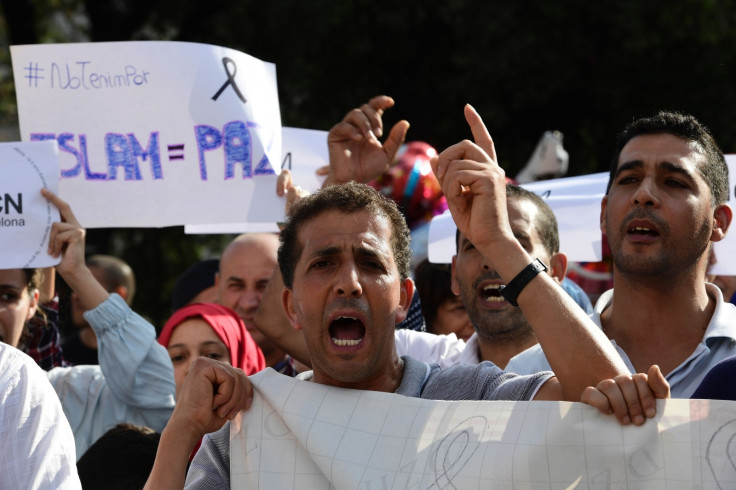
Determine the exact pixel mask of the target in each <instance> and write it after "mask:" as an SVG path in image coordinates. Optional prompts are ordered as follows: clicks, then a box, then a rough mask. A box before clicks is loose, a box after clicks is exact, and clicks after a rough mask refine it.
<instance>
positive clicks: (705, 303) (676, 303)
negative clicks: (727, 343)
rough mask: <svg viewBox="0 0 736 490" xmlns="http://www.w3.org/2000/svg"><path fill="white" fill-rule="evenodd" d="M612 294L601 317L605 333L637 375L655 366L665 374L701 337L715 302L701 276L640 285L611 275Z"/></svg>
mask: <svg viewBox="0 0 736 490" xmlns="http://www.w3.org/2000/svg"><path fill="white" fill-rule="evenodd" d="M614 284H615V288H614V296H613V298H612V300H611V302H610V304H609V306H608V307H607V308H606V309H605V310H604V311H603V312H602V313H601V325H602V326H603V331H604V332H605V333H606V335H607V336H608V337H609V338H611V339H613V340H615V341H616V344H618V345H619V346H620V347H621V348H622V349H623V350H624V351H625V352H626V354H627V355H628V356H629V359H630V360H631V363H632V364H633V365H634V368H635V369H636V370H637V372H646V371H647V369H649V367H650V366H651V365H652V364H658V365H659V367H660V369H661V370H662V372H663V373H664V374H665V375H667V374H668V373H670V372H671V371H672V370H673V369H675V368H676V367H677V366H679V365H680V364H682V362H683V361H685V359H687V358H688V357H689V356H690V354H692V353H693V351H694V350H695V348H696V347H697V345H698V343H700V342H701V341H702V339H703V335H704V334H705V330H706V328H707V327H708V323H709V322H710V319H711V317H712V316H713V311H714V309H715V299H714V298H711V297H710V296H708V293H707V291H706V288H705V282H704V280H703V278H702V277H701V278H700V279H698V278H695V277H679V278H676V279H674V280H673V279H670V280H667V281H642V280H637V279H636V278H633V277H630V276H624V275H622V274H616V273H615V271H614Z"/></svg>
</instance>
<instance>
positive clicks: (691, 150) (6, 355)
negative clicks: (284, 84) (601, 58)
mask: <svg viewBox="0 0 736 490" xmlns="http://www.w3.org/2000/svg"><path fill="white" fill-rule="evenodd" d="M393 103H394V102H393V100H392V99H391V98H390V97H387V96H378V97H374V98H373V99H371V100H370V101H368V102H366V103H365V104H362V105H361V106H359V107H357V108H355V109H353V110H351V111H350V112H348V113H347V115H346V116H345V117H344V119H343V120H342V121H340V122H339V123H338V124H336V125H335V126H334V127H333V128H332V129H331V130H330V132H329V135H328V141H327V144H328V149H329V160H330V161H329V169H328V172H327V178H326V180H325V183H324V186H323V188H322V189H321V190H319V191H317V192H315V193H313V194H311V195H307V194H306V193H305V192H303V191H302V190H301V188H300V187H299V186H298V183H297V182H294V181H293V180H292V176H291V175H290V174H289V173H288V171H286V172H284V173H282V174H281V175H280V177H279V181H278V186H277V189H276V192H277V193H279V194H281V195H286V196H287V199H286V203H287V204H286V205H287V210H286V211H287V221H286V223H285V224H283V226H282V229H281V232H280V233H279V234H275V233H249V234H244V235H240V236H238V237H236V238H235V239H233V240H232V241H231V242H230V244H229V245H228V246H227V247H226V248H225V249H224V250H223V251H222V253H221V254H220V257H219V259H208V260H203V261H202V262H200V263H197V264H192V266H191V267H190V268H189V269H188V270H187V271H184V272H183V273H182V275H181V276H180V277H179V279H178V280H177V282H176V285H175V288H174V294H173V297H172V307H173V314H172V315H171V317H170V318H169V320H168V321H167V322H166V324H165V325H164V326H163V327H162V328H161V330H160V333H159V334H158V335H157V329H156V328H155V327H154V326H153V325H151V324H150V323H148V322H147V321H146V320H145V319H144V318H143V317H141V316H140V315H138V314H136V313H135V312H134V311H133V309H132V308H131V305H132V300H133V296H134V293H135V277H134V275H133V271H131V270H130V267H128V266H127V264H125V263H124V262H123V261H121V260H119V259H117V258H115V257H108V256H92V257H86V256H85V245H84V237H85V230H84V228H83V226H82V224H80V223H79V222H78V221H77V219H76V217H75V216H74V213H73V211H72V209H70V207H69V206H68V205H67V204H66V203H65V202H64V201H63V200H61V199H60V198H59V197H58V196H55V195H54V194H52V193H50V192H48V191H46V190H44V191H43V194H44V196H45V197H46V198H47V199H48V200H49V201H50V202H51V203H52V204H53V205H54V206H56V207H57V208H58V209H59V211H60V215H61V221H60V222H58V223H55V224H54V225H53V227H52V231H51V234H50V245H49V252H50V253H51V254H52V255H54V256H56V257H59V258H60V263H59V265H57V266H56V267H55V268H51V269H46V270H36V269H8V270H0V366H2V367H3V368H2V369H0V454H2V457H0V487H2V488H79V487H80V486H81V487H83V488H143V486H144V484H145V488H151V489H154V488H155V489H160V488H172V489H173V488H229V485H230V435H231V434H230V432H231V431H230V428H231V425H230V421H231V420H232V419H233V418H234V417H235V416H236V415H238V414H241V416H242V417H246V418H247V417H248V408H249V407H250V405H251V403H252V399H253V387H252V385H251V383H250V381H249V378H248V376H250V375H252V374H254V373H257V372H260V371H261V370H263V369H267V368H270V369H273V370H275V371H277V372H279V373H281V374H282V375H284V376H290V377H296V378H297V379H299V380H300V381H302V382H305V383H310V382H311V383H318V384H322V385H328V386H334V387H339V388H345V389H352V390H371V391H381V392H387V393H395V394H396V396H408V397H417V398H425V399H432V400H516V401H522V400H567V401H580V402H583V403H586V404H589V405H591V406H593V407H595V408H597V409H598V410H600V411H601V412H602V413H604V414H610V415H611V416H613V417H615V418H616V419H617V420H618V421H619V422H620V423H621V424H624V425H630V424H633V425H642V424H645V423H646V420H647V419H648V418H651V417H654V416H655V413H656V406H657V405H656V399H659V398H667V397H670V396H673V397H677V398H690V397H703V398H721V399H736V389H734V387H733V386H732V385H733V383H732V378H730V376H731V373H732V372H733V371H734V369H736V306H734V304H732V303H730V302H729V300H730V301H733V295H734V291H733V289H736V287H735V288H732V289H729V287H730V286H729V285H732V284H733V283H734V282H736V281H732V278H728V277H724V278H718V277H712V276H709V275H708V268H709V264H711V263H712V262H713V261H714V259H713V255H712V250H711V249H712V244H713V243H714V242H718V241H720V240H722V239H723V238H724V237H725V236H726V233H727V231H728V228H729V225H730V224H731V221H732V211H731V210H730V208H729V207H728V205H727V204H726V201H727V200H728V193H729V189H728V169H727V166H726V162H725V159H724V156H723V153H722V151H721V150H720V149H719V147H718V145H717V143H716V142H715V140H714V139H713V137H712V135H711V134H710V133H709V132H708V130H707V129H706V128H705V127H704V126H703V125H702V124H701V123H700V122H698V121H697V120H696V119H695V118H693V117H692V116H689V115H684V114H679V113H675V112H660V113H657V114H654V115H652V116H648V117H644V118H641V119H637V120H635V121H633V122H632V123H630V124H629V125H628V126H627V127H626V128H625V129H624V131H623V132H622V133H621V134H620V135H619V138H618V143H617V148H616V153H615V155H614V157H613V159H612V163H611V168H610V178H609V183H608V187H607V190H606V195H605V197H604V198H603V201H602V204H601V220H600V227H601V232H602V233H603V234H604V235H605V236H606V237H607V240H608V245H609V247H610V251H611V255H612V259H613V276H614V289H612V290H610V291H608V292H606V293H605V294H603V295H602V296H601V297H600V298H599V299H598V300H597V301H596V304H595V305H592V304H591V302H590V300H589V298H588V296H587V295H586V294H585V292H584V291H583V290H582V289H581V288H580V287H579V286H578V285H576V284H575V283H574V282H572V281H570V279H569V278H568V277H567V270H568V259H567V257H566V256H565V254H564V253H562V252H561V251H560V240H559V232H558V227H557V221H556V219H555V215H554V213H553V212H552V210H551V209H550V208H549V206H548V205H547V203H546V202H545V201H544V199H542V198H540V197H539V196H537V195H536V194H534V193H532V192H529V191H527V190H525V189H523V188H522V187H519V186H517V185H514V184H513V183H510V182H509V179H507V178H506V176H505V174H504V171H503V170H502V169H501V167H500V166H499V165H498V160H497V157H496V150H495V146H494V143H493V140H492V138H491V136H490V134H489V133H488V131H487V129H486V127H485V125H484V123H483V121H482V120H481V118H480V116H479V115H478V114H477V113H476V112H475V110H474V109H473V108H472V107H470V106H466V107H465V118H466V121H467V123H468V125H469V128H470V132H471V133H472V136H473V138H472V141H470V140H465V141H462V142H459V143H458V144H456V145H453V146H451V147H449V148H447V149H445V150H444V151H442V152H440V153H437V152H435V151H433V149H432V148H431V147H429V145H426V144H424V143H422V144H420V145H413V146H411V145H405V144H404V142H405V138H406V134H407V131H408V127H409V124H408V122H406V121H400V122H398V123H396V124H395V125H394V126H393V127H392V128H391V129H390V130H386V131H385V130H384V126H383V118H382V116H383V113H384V111H386V110H388V109H390V108H391V107H392V106H393ZM384 133H386V137H385V138H383V136H384ZM382 139H383V141H381V140H382ZM408 147H410V149H409V150H407V148H408ZM430 168H431V172H430V171H429V169H430ZM445 210H449V212H450V213H451V215H452V218H453V220H454V222H455V224H456V226H457V235H456V239H455V244H456V254H455V256H454V257H453V259H452V263H451V264H447V265H441V264H431V263H429V262H428V261H427V260H426V258H424V257H421V254H422V252H421V251H417V246H416V244H415V245H413V246H412V244H411V242H412V237H413V236H415V234H416V235H417V236H418V235H419V233H416V232H417V230H421V229H422V227H423V226H425V225H426V224H427V222H428V220H429V219H431V218H432V216H434V215H436V214H438V213H441V212H443V211H445ZM420 242H421V240H420ZM425 253H426V251H425ZM57 273H58V274H59V275H60V276H61V277H62V278H63V279H64V281H65V282H66V283H67V284H68V285H69V287H70V288H71V290H72V297H71V299H72V312H73V314H72V322H73V325H70V326H68V327H67V326H62V325H60V320H59V315H58V308H59V306H58V301H57V298H56V294H55V291H54V287H53V284H54V277H55V274H57ZM724 292H725V293H726V294H727V296H726V297H725V298H724ZM6 344H7V345H6ZM21 351H22V352H25V353H26V354H28V356H30V357H28V356H27V355H25V354H23V353H22V352H21ZM570 352H574V353H575V355H574V356H572V355H570ZM67 353H68V355H67ZM408 422H410V421H407V423H408ZM110 461H114V462H115V464H110Z"/></svg>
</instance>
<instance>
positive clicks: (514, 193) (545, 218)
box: [455, 184, 560, 257]
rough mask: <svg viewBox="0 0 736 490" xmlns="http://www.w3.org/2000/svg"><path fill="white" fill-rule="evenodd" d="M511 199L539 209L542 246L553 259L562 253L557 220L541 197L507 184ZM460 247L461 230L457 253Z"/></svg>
mask: <svg viewBox="0 0 736 490" xmlns="http://www.w3.org/2000/svg"><path fill="white" fill-rule="evenodd" d="M509 199H524V200H527V201H529V202H531V203H532V204H534V205H535V206H536V207H537V210H538V211H539V212H538V213H537V219H536V222H535V223H534V228H535V229H536V230H537V233H539V236H540V238H541V239H542V245H543V246H544V248H545V250H547V253H548V254H549V256H550V257H551V256H552V255H554V254H556V253H557V252H559V251H560V233H559V229H558V226H557V218H556V217H555V213H554V212H553V211H552V208H550V207H549V204H547V202H546V201H545V200H544V199H542V197H541V196H539V195H537V194H535V193H533V192H532V191H530V190H527V189H524V188H523V187H519V186H518V185H514V184H506V202H508V200H509ZM459 247H460V230H458V231H457V232H456V233H455V253H457V251H458V250H459Z"/></svg>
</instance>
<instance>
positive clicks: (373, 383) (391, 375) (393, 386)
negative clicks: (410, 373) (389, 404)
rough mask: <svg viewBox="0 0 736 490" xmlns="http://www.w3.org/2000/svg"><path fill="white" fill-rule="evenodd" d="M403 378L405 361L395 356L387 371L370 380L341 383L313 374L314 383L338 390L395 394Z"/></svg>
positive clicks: (326, 376) (315, 372) (376, 374)
mask: <svg viewBox="0 0 736 490" xmlns="http://www.w3.org/2000/svg"><path fill="white" fill-rule="evenodd" d="M403 377H404V360H403V359H402V358H400V357H398V356H397V355H395V354H394V357H393V361H392V362H391V363H388V364H387V369H384V370H382V371H380V372H379V373H375V374H374V375H373V376H371V377H370V378H368V379H360V380H355V381H341V380H338V379H335V378H333V377H330V376H329V375H326V374H323V373H320V372H318V371H316V370H315V371H314V372H313V377H312V381H313V382H315V383H319V384H324V385H329V386H336V387H338V388H350V389H353V390H366V391H383V392H385V393H394V392H395V391H396V390H397V389H398V388H399V385H401V380H402V379H403Z"/></svg>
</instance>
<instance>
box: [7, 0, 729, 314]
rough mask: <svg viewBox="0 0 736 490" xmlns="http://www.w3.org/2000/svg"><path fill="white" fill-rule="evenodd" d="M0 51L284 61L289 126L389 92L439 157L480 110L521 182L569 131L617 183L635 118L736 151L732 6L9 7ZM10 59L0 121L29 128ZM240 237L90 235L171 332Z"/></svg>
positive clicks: (126, 3) (337, 114) (581, 168)
mask: <svg viewBox="0 0 736 490" xmlns="http://www.w3.org/2000/svg"><path fill="white" fill-rule="evenodd" d="M0 7H2V14H3V16H2V18H1V19H0V39H2V40H3V41H4V44H5V46H7V45H9V44H23V43H37V42H75V41H84V40H91V41H109V40H115V41H120V40H131V39H166V40H181V41H192V42H202V43H208V44H217V45H222V46H227V47H231V48H234V49H238V50H240V51H244V52H246V53H248V54H251V55H253V56H256V57H258V58H260V59H262V60H264V61H270V62H274V63H275V64H276V67H277V73H278V80H279V82H278V83H279V97H280V101H281V117H282V121H283V124H284V125H286V126H295V127H303V128H312V129H323V130H326V129H329V128H330V127H331V126H332V125H333V124H334V123H336V122H337V121H339V120H340V119H341V118H342V116H343V115H344V114H345V112H347V111H348V110H349V109H351V108H352V107H355V106H356V105H358V104H359V103H362V102H363V101H364V100H367V99H368V98H369V97H371V96H373V95H376V94H379V93H385V94H388V95H391V96H393V97H394V98H395V99H396V103H397V104H396V107H395V108H394V109H392V110H391V111H389V112H388V113H387V122H388V124H392V123H393V122H395V121H396V120H398V119H399V118H403V119H407V120H408V121H409V122H410V123H411V125H412V126H411V129H410V131H409V138H410V139H414V140H424V141H427V142H429V143H431V144H433V145H434V146H435V147H437V148H438V149H440V150H441V149H443V148H445V147H446V146H448V145H450V144H453V143H455V142H457V141H459V140H461V139H463V138H469V137H470V134H469V131H468V130H467V127H466V125H465V123H464V120H463V117H462V107H463V105H464V104H465V103H466V102H470V103H472V104H473V105H474V106H475V107H476V109H478V111H479V112H480V113H481V115H482V116H483V117H484V119H485V121H486V123H487V125H488V127H489V129H490V131H491V134H492V135H493V136H494V139H495V142H496V145H497V148H498V153H499V159H500V163H501V165H502V166H503V167H504V168H505V169H506V170H507V173H508V174H509V175H515V173H516V172H517V171H518V170H520V169H521V168H522V167H523V165H524V164H525V163H526V161H527V159H528V158H529V156H530V155H531V153H532V151H533V149H534V147H535V145H536V143H537V141H538V139H539V137H540V136H541V134H542V133H543V132H544V131H545V130H555V129H556V130H559V131H562V132H563V133H564V135H565V140H564V142H565V147H566V149H567V150H568V152H569V153H570V172H569V174H570V175H579V174H586V173H591V172H598V171H603V170H605V169H606V168H607V166H608V160H609V158H610V155H611V152H612V149H613V144H614V137H615V135H616V132H617V131H619V130H620V129H621V127H622V126H623V125H624V124H625V122H626V121H628V120H630V119H632V118H634V117H636V116H639V115H643V114H647V113H650V112H653V111H654V110H656V109H660V108H667V109H678V110H682V111H686V112H690V113H693V114H694V115H696V116H697V117H698V118H700V119H701V120H702V121H703V122H705V123H706V124H707V125H708V126H709V127H710V128H711V130H712V131H713V133H714V135H715V136H716V139H717V140H718V141H719V142H720V143H721V145H722V146H723V149H724V151H725V152H727V153H729V152H734V151H736V149H735V148H734V134H736V122H735V121H734V118H733V117H732V113H733V111H734V109H735V108H736V91H735V90H734V82H735V81H736V77H735V75H736V65H735V58H736V30H735V29H734V21H736V8H735V6H734V2H733V1H730V0H670V1H663V0H650V1H646V2H642V1H639V0H617V1H610V0H602V1H597V2H587V1H582V0H557V1H554V2H549V1H541V0H516V1H497V0H405V1H403V2H394V1H386V0H370V1H368V0H341V1H326V0H313V1H310V2H304V1H287V0H271V1H263V0H261V1H254V0H237V1H228V0H211V1H209V2H200V1H197V2H195V1H187V0H178V1H172V0H116V1H96V0H86V1H82V0H35V1H34V0H0ZM9 57H10V55H9V52H8V50H7V49H3V50H2V51H0V115H1V116H0V122H4V123H6V124H13V123H14V121H15V120H16V117H17V116H16V113H15V96H14V94H13V88H12V73H11V72H10V63H9V61H10V59H9ZM229 238H230V237H196V236H185V235H184V234H183V232H182V231H181V229H179V228H176V229H162V230H92V231H91V232H90V247H91V248H92V249H94V251H96V252H108V253H115V254H118V255H120V256H121V257H123V258H124V259H125V260H127V261H129V262H130V263H131V265H132V266H133V267H134V269H135V270H136V272H137V273H138V277H139V283H140V289H139V295H138V297H137V299H136V301H135V304H134V306H135V307H136V309H137V310H138V311H140V312H142V313H144V314H146V315H147V316H149V317H150V318H151V319H152V320H153V321H154V322H155V323H156V324H158V325H161V324H162V322H163V321H165V319H166V317H167V315H168V314H169V297H170V296H169V295H170V289H171V285H172V284H173V280H174V278H175V276H176V275H177V274H178V273H180V272H181V271H183V270H184V269H185V268H186V266H188V265H189V264H190V263H192V262H193V261H195V260H197V259H198V258H203V257H205V256H210V255H217V254H218V253H219V250H220V248H221V246H222V244H224V243H226V242H227V240H228V239H229Z"/></svg>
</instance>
